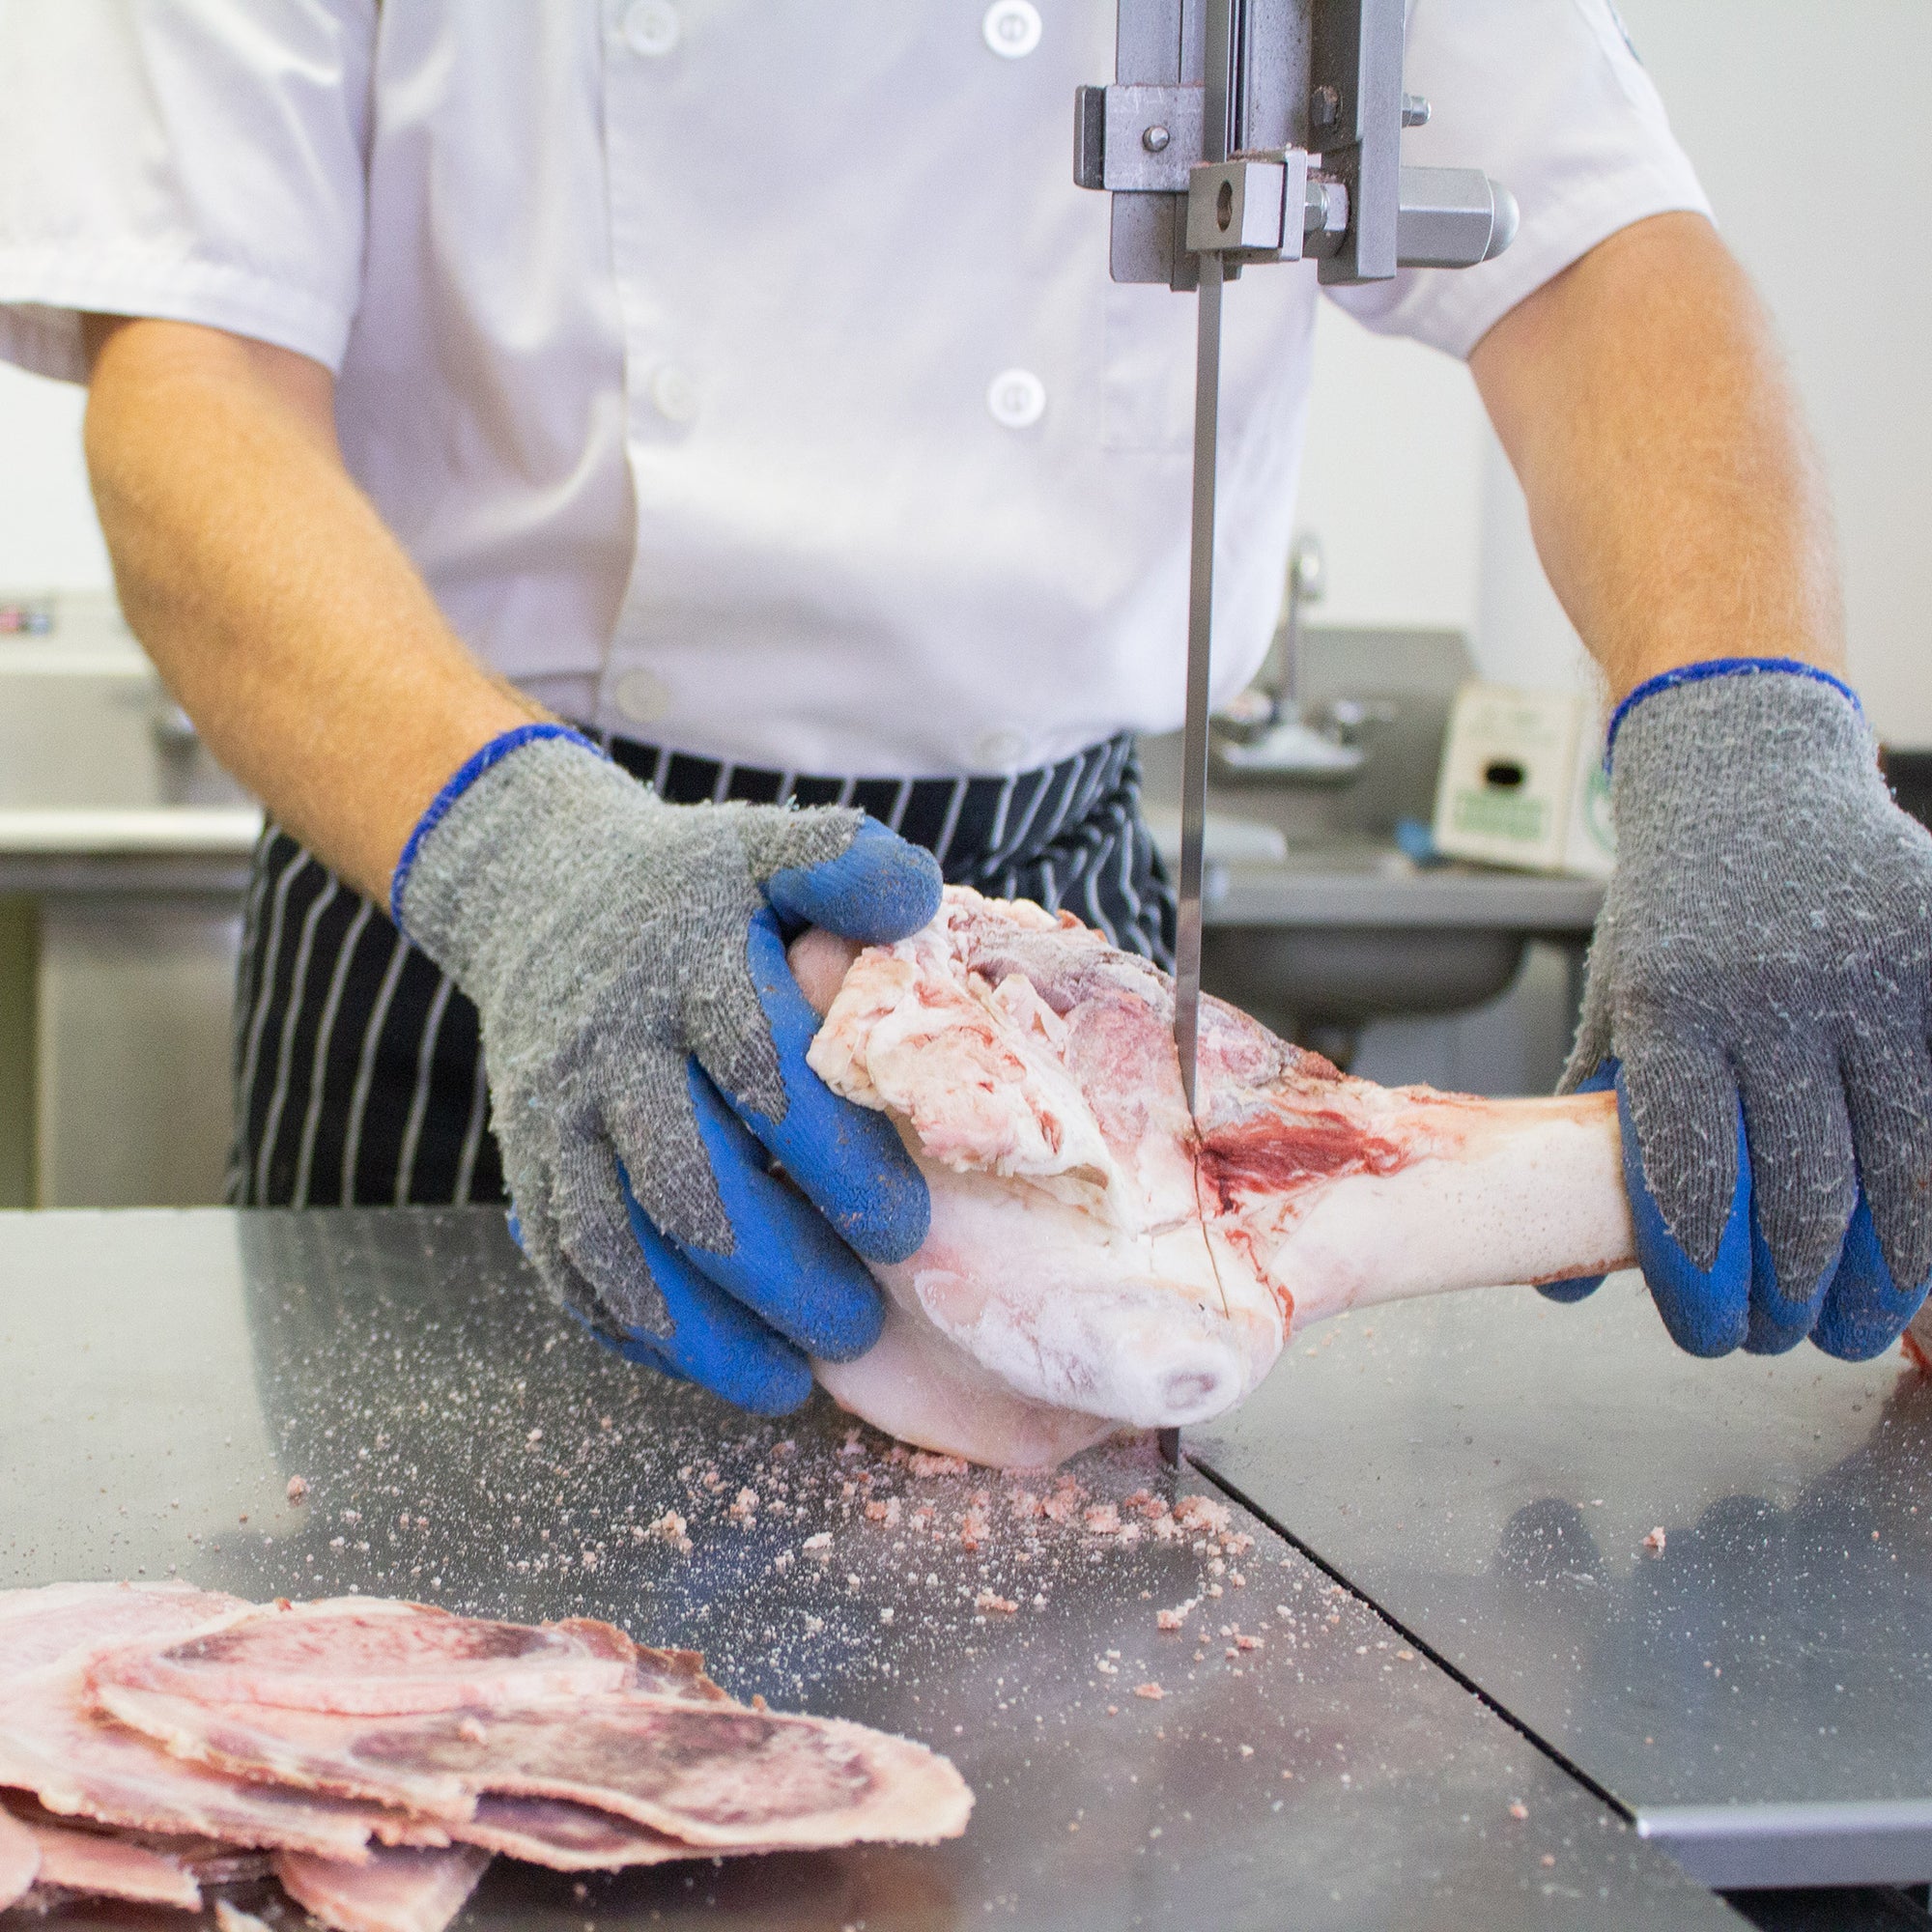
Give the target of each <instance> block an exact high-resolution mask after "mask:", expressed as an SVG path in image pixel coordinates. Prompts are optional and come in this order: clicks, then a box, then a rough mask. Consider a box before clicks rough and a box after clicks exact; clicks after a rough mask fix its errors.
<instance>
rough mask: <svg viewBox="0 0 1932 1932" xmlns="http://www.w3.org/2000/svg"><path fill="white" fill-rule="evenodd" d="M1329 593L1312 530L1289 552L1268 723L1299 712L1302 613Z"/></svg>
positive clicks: (1318, 544)
mask: <svg viewBox="0 0 1932 1932" xmlns="http://www.w3.org/2000/svg"><path fill="white" fill-rule="evenodd" d="M1327 594H1328V558H1327V555H1326V554H1325V553H1324V552H1323V551H1322V548H1321V538H1320V537H1319V536H1317V535H1316V534H1315V532H1314V531H1313V530H1304V531H1302V533H1301V534H1300V535H1299V536H1298V537H1296V538H1295V540H1294V546H1293V549H1292V550H1291V551H1290V552H1289V554H1288V594H1287V596H1286V598H1285V599H1284V601H1283V605H1282V618H1281V628H1280V630H1279V631H1278V632H1277V633H1276V634H1275V635H1276V637H1277V639H1279V646H1280V661H1279V665H1278V667H1277V669H1276V672H1275V681H1274V689H1273V691H1272V692H1270V693H1269V696H1270V697H1272V699H1273V700H1274V702H1273V706H1272V709H1271V711H1270V715H1269V721H1268V722H1269V723H1270V724H1279V723H1281V721H1282V720H1283V719H1288V718H1299V717H1300V716H1301V616H1302V612H1303V611H1305V610H1307V609H1308V607H1309V606H1310V605H1311V604H1319V603H1321V600H1322V598H1323V597H1325V596H1326V595H1327Z"/></svg>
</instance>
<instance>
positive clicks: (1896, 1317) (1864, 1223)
mask: <svg viewBox="0 0 1932 1932" xmlns="http://www.w3.org/2000/svg"><path fill="white" fill-rule="evenodd" d="M1928 1287H1932V1276H1928V1277H1927V1279H1926V1280H1925V1281H1921V1282H1920V1283H1919V1284H1918V1287H1917V1288H1912V1289H1900V1287H1899V1286H1898V1284H1897V1282H1895V1281H1894V1280H1893V1279H1892V1273H1891V1269H1890V1268H1889V1266H1888V1265H1887V1264H1886V1259H1885V1250H1884V1249H1883V1248H1882V1247H1881V1246H1880V1245H1879V1238H1878V1230H1877V1229H1876V1228H1875V1227H1874V1226H1873V1225H1872V1216H1871V1208H1870V1206H1869V1205H1868V1204H1867V1202H1866V1200H1865V1195H1864V1189H1863V1188H1862V1187H1861V1188H1860V1189H1859V1200H1858V1206H1857V1207H1856V1208H1853V1209H1852V1221H1851V1226H1850V1227H1849V1228H1847V1229H1846V1230H1845V1245H1844V1249H1843V1252H1842V1254H1841V1255H1840V1257H1839V1261H1838V1266H1837V1272H1836V1273H1835V1274H1833V1277H1832V1283H1831V1286H1830V1288H1829V1289H1827V1291H1826V1293H1825V1306H1824V1310H1823V1312H1822V1313H1821V1315H1820V1316H1819V1319H1818V1323H1817V1325H1816V1327H1814V1328H1813V1329H1812V1331H1811V1339H1812V1341H1813V1342H1815V1343H1816V1344H1817V1345H1818V1347H1819V1348H1820V1349H1822V1350H1824V1351H1825V1353H1826V1354H1828V1355H1834V1356H1836V1357H1837V1359H1838V1360H1839V1361H1841V1362H1868V1361H1870V1360H1871V1359H1872V1358H1873V1357H1874V1356H1875V1355H1882V1354H1884V1352H1885V1351H1886V1350H1888V1349H1889V1348H1890V1347H1891V1345H1892V1344H1893V1343H1894V1342H1896V1341H1897V1340H1898V1338H1899V1336H1900V1335H1902V1334H1903V1333H1904V1332H1905V1327H1906V1324H1907V1323H1908V1322H1909V1321H1911V1320H1912V1318H1913V1317H1914V1316H1915V1315H1917V1314H1918V1311H1919V1309H1920V1308H1922V1307H1923V1306H1924V1304H1925V1293H1926V1289H1927V1288H1928Z"/></svg>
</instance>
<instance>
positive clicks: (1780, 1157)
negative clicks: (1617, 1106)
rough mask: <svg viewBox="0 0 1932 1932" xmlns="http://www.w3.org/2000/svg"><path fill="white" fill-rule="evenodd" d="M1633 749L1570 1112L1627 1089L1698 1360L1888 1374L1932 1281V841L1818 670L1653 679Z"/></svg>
mask: <svg viewBox="0 0 1932 1932" xmlns="http://www.w3.org/2000/svg"><path fill="white" fill-rule="evenodd" d="M1612 748H1613V764H1612V776H1611V794H1610V795H1611V803H1612V808H1613V810H1614V812H1615V816H1616V827H1617V867H1616V873H1615V876H1614V877H1613V878H1612V880H1611V881H1610V886H1609V891H1608V894H1607V895H1606V897H1605V903H1604V910H1603V915H1602V918H1601V919H1600V920H1599V922H1598V924H1597V934H1596V940H1595V943H1594V945H1593V946H1592V948H1591V952H1590V970H1589V983H1588V989H1587V992H1586V994H1585V998H1584V1003H1583V1015H1582V1024H1581V1027H1580V1029H1579V1032H1578V1035H1577V1046H1576V1050H1575V1052H1574V1054H1573V1055H1572V1057H1571V1060H1570V1065H1569V1067H1568V1069H1567V1070H1566V1072H1565V1074H1564V1085H1565V1087H1566V1089H1574V1088H1577V1087H1578V1086H1581V1085H1583V1084H1585V1082H1586V1081H1588V1080H1589V1079H1590V1078H1591V1076H1593V1075H1594V1076H1596V1082H1597V1084H1605V1075H1606V1074H1608V1073H1612V1072H1613V1073H1614V1074H1615V1078H1616V1085H1617V1088H1618V1093H1619V1096H1620V1101H1621V1105H1622V1116H1623V1121H1624V1128H1625V1142H1626V1162H1625V1166H1626V1178H1627V1179H1628V1180H1629V1182H1630V1192H1631V1196H1632V1207H1633V1212H1634V1221H1635V1225H1636V1231H1637V1241H1638V1256H1639V1260H1640V1262H1641V1264H1642V1266H1643V1269H1644V1273H1645V1276H1646V1278H1647V1279H1648V1281H1649V1283H1650V1286H1651V1289H1652V1291H1653V1293H1654V1294H1655V1295H1656V1297H1657V1300H1658V1304H1659V1307H1660V1309H1661V1310H1662V1314H1663V1317H1664V1320H1665V1321H1666V1322H1667V1323H1668V1324H1669V1326H1670V1330H1671V1333H1672V1334H1673V1335H1674V1336H1675V1337H1676V1339H1677V1341H1678V1342H1679V1343H1680V1345H1681V1346H1683V1347H1685V1348H1687V1349H1689V1350H1692V1351H1693V1352H1695V1353H1698V1354H1720V1353H1722V1352H1724V1351H1725V1350H1729V1349H1733V1348H1736V1347H1738V1346H1740V1345H1742V1346H1744V1347H1746V1348H1747V1349H1752V1350H1760V1351H1764V1352H1772V1351H1776V1350H1780V1349H1784V1348H1789V1347H1791V1346H1792V1345H1793V1344H1795V1343H1796V1342H1797V1341H1798V1340H1800V1339H1801V1338H1802V1337H1804V1336H1805V1335H1810V1336H1812V1337H1813V1339H1814V1340H1816V1341H1817V1342H1818V1344H1819V1346H1820V1347H1822V1348H1825V1349H1827V1350H1830V1351H1831V1352H1833V1353H1834V1354H1840V1355H1845V1356H1849V1357H1853V1358H1861V1357H1863V1356H1866V1355H1870V1354H1873V1353H1876V1352H1877V1351H1878V1350H1880V1349H1883V1348H1885V1347H1887V1346H1889V1344H1890V1343H1891V1342H1892V1341H1894V1340H1895V1339H1896V1338H1897V1336H1898V1333H1899V1331H1900V1330H1901V1329H1902V1328H1903V1327H1904V1325H1905V1323H1906V1322H1907V1321H1909V1320H1910V1319H1911V1317H1912V1315H1913V1313H1914V1312H1915V1311H1916V1309H1917V1308H1918V1304H1919V1302H1920V1301H1921V1300H1922V1299H1923V1298H1924V1294H1925V1286H1926V1280H1927V1276H1928V1273H1932V1053H1928V1045H1927V1042H1928V1039H1932V836H1928V835H1927V833H1926V832H1925V831H1924V829H1923V828H1922V827H1920V826H1919V825H1918V824H1917V823H1916V822H1915V821H1914V820H1912V819H1910V818H1908V817H1907V816H1906V815H1905V814H1904V813H1903V812H1902V811H1900V810H1898V808H1897V807H1896V806H1895V805H1894V804H1893V803H1892V800H1891V797H1890V795H1889V792H1888V791H1887V789H1886V785H1885V781H1884V779H1883V778H1882V777H1881V775H1880V773H1879V770H1878V764H1877V759H1876V753H1875V747H1874V744H1873V740H1872V735H1871V732H1870V730H1869V728H1868V727H1867V725H1866V724H1865V721H1864V717H1863V714H1862V713H1861V710H1860V709H1859V706H1858V702H1857V699H1856V698H1854V697H1853V696H1852V694H1851V693H1850V692H1849V691H1848V690H1847V689H1846V688H1845V687H1844V686H1842V685H1840V684H1838V683H1837V682H1836V680H1834V679H1832V678H1828V677H1826V676H1825V675H1824V674H1823V673H1822V672H1818V671H1814V670H1812V669H1810V668H1808V667H1805V666H1801V665H1795V664H1790V663H1787V662H1784V661H1780V660H1768V661H1767V660H1725V661H1720V662H1719V663H1717V664H1714V665H1698V666H1692V667H1690V668H1688V669H1687V670H1686V671H1683V672H1673V673H1669V674H1666V676H1664V677H1662V678H1659V679H1655V680H1653V681H1652V682H1651V683H1650V684H1648V685H1645V686H1642V687H1639V689H1638V691H1637V692H1635V693H1634V694H1633V695H1632V698H1631V699H1630V700H1628V701H1627V703H1626V707H1625V708H1624V709H1623V710H1622V711H1621V712H1620V713H1619V717H1618V720H1617V721H1615V722H1614V723H1613V727H1612ZM1619 1069H1620V1070H1619Z"/></svg>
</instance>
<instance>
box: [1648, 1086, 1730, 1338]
mask: <svg viewBox="0 0 1932 1932" xmlns="http://www.w3.org/2000/svg"><path fill="white" fill-rule="evenodd" d="M1616 1085H1617V1123H1618V1125H1619V1126H1620V1127H1621V1128H1622V1130H1623V1144H1624V1188H1625V1191H1626V1192H1627V1193H1628V1194H1629V1196H1630V1208H1631V1229H1632V1232H1633V1234H1634V1236H1635V1241H1636V1264H1637V1266H1638V1267H1639V1268H1641V1269H1642V1270H1643V1278H1644V1282H1645V1284H1646V1285H1647V1286H1648V1288H1649V1289H1650V1294H1651V1299H1652V1300H1653V1301H1654V1302H1656V1304H1657V1312H1658V1313H1659V1314H1660V1315H1661V1316H1662V1318H1663V1325H1664V1326H1665V1327H1666V1328H1667V1329H1668V1330H1669V1331H1670V1339H1671V1340H1672V1341H1673V1342H1675V1343H1676V1344H1677V1346H1678V1347H1679V1348H1680V1349H1682V1350H1684V1351H1685V1353H1686V1354H1690V1355H1703V1356H1714V1355H1728V1354H1729V1353H1730V1352H1731V1350H1733V1349H1737V1348H1741V1347H1742V1346H1743V1345H1744V1343H1745V1340H1746V1338H1747V1335H1748V1334H1749V1332H1750V1289H1751V1214H1750V1196H1751V1178H1750V1149H1749V1147H1748V1146H1747V1143H1746V1140H1745V1117H1744V1109H1743V1108H1742V1107H1740V1108H1739V1109H1738V1110H1737V1147H1738V1178H1737V1183H1736V1186H1735V1187H1734V1189H1733V1190H1732V1194H1731V1207H1730V1212H1729V1213H1728V1214H1727V1215H1726V1216H1725V1217H1724V1228H1723V1233H1722V1234H1721V1235H1720V1236H1719V1239H1718V1252H1717V1255H1716V1257H1715V1258H1714V1259H1713V1261H1712V1263H1711V1265H1710V1266H1709V1267H1708V1268H1700V1267H1699V1266H1698V1265H1697V1264H1696V1263H1694V1262H1693V1261H1692V1260H1691V1259H1690V1256H1689V1255H1687V1254H1686V1253H1685V1252H1684V1250H1683V1249H1682V1248H1681V1247H1679V1246H1678V1244H1677V1240H1676V1237H1675V1236H1673V1235H1672V1234H1671V1232H1670V1230H1669V1228H1668V1227H1667V1226H1666V1225H1665V1222H1664V1219H1663V1210H1662V1208H1660V1207H1659V1206H1658V1205H1657V1202H1656V1200H1655V1199H1654V1198H1653V1196H1652V1194H1651V1191H1650V1186H1649V1183H1648V1182H1647V1181H1646V1180H1645V1179H1644V1174H1643V1154H1642V1151H1640V1150H1639V1148H1638V1147H1637V1141H1636V1129H1635V1127H1634V1125H1633V1124H1632V1122H1631V1111H1630V1094H1629V1091H1628V1089H1627V1088H1626V1086H1625V1084H1624V1075H1623V1069H1622V1068H1621V1067H1619V1068H1618V1069H1617V1076H1616Z"/></svg>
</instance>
